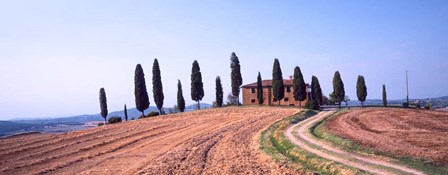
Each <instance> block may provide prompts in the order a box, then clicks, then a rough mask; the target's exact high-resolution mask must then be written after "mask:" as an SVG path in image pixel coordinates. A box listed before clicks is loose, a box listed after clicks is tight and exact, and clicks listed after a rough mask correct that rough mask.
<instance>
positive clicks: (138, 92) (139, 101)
mask: <svg viewBox="0 0 448 175" xmlns="http://www.w3.org/2000/svg"><path fill="white" fill-rule="evenodd" d="M134 85H135V89H134V95H135V106H136V108H137V110H138V111H140V112H142V115H143V116H145V110H146V109H148V107H149V104H150V103H149V97H148V91H146V81H145V73H143V68H142V66H141V65H140V64H137V67H136V68H135V75H134Z"/></svg>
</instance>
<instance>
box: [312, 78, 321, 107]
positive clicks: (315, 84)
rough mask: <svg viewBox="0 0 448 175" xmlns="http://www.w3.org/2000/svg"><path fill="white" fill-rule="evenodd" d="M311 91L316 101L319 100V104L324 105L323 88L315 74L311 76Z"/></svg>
mask: <svg viewBox="0 0 448 175" xmlns="http://www.w3.org/2000/svg"><path fill="white" fill-rule="evenodd" d="M311 92H312V93H313V95H312V97H313V98H314V101H315V102H317V103H318V104H319V105H322V104H323V97H322V89H321V88H320V83H319V79H317V77H316V76H314V75H313V77H312V78H311Z"/></svg>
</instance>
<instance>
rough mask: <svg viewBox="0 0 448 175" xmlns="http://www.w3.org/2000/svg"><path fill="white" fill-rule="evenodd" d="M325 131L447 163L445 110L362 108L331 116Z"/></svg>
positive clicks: (447, 126)
mask: <svg viewBox="0 0 448 175" xmlns="http://www.w3.org/2000/svg"><path fill="white" fill-rule="evenodd" d="M326 127H327V128H328V130H329V131H330V132H332V133H334V134H336V135H338V136H340V137H343V138H347V139H350V140H353V141H355V142H356V143H357V144H360V145H362V146H365V147H370V148H374V149H377V150H381V151H383V152H390V153H393V154H398V155H403V156H411V157H421V158H426V159H429V160H432V161H434V162H436V163H438V164H445V165H446V164H448V146H447V145H448V112H441V111H427V110H409V109H385V108H374V109H362V110H351V111H350V112H348V113H344V114H341V115H339V116H336V117H333V118H332V119H330V120H329V121H328V122H327V123H326Z"/></svg>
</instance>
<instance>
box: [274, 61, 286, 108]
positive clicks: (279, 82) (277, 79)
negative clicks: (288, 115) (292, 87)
mask: <svg viewBox="0 0 448 175" xmlns="http://www.w3.org/2000/svg"><path fill="white" fill-rule="evenodd" d="M272 91H273V93H274V99H275V100H277V101H278V105H280V100H282V99H283V97H285V86H284V85H283V75H282V69H281V67H280V63H279V62H278V59H277V58H276V59H275V60H274V68H273V70H272Z"/></svg>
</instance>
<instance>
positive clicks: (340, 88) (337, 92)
mask: <svg viewBox="0 0 448 175" xmlns="http://www.w3.org/2000/svg"><path fill="white" fill-rule="evenodd" d="M333 94H334V97H335V102H338V103H339V108H341V102H342V101H344V98H345V90H344V83H343V82H342V79H341V74H339V71H336V72H335V73H334V77H333Z"/></svg>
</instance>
